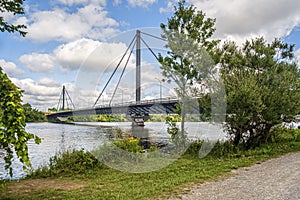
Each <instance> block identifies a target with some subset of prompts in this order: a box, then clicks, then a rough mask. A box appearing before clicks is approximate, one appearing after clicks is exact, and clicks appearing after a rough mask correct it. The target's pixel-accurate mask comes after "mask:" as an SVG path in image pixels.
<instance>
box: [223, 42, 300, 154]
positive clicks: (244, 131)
mask: <svg viewBox="0 0 300 200" xmlns="http://www.w3.org/2000/svg"><path fill="white" fill-rule="evenodd" d="M219 56H220V57H219V58H220V60H219V62H220V64H221V68H222V78H223V79H224V83H225V86H226V94H227V104H228V105H227V113H228V115H227V119H226V121H227V130H228V133H229V135H230V136H231V138H232V142H233V144H234V145H235V146H237V145H239V144H240V143H242V144H243V145H244V146H246V147H247V148H251V147H256V146H259V145H260V144H262V143H266V142H268V141H269V140H270V139H271V136H272V135H271V134H270V129H271V128H272V127H273V126H275V125H278V124H281V123H282V122H283V121H285V120H291V119H293V118H294V117H295V116H296V114H298V113H299V112H300V90H299V88H300V71H299V69H298V68H297V65H296V64H295V63H294V62H293V60H292V59H293V57H294V55H293V46H292V45H288V44H284V43H283V42H281V41H280V40H277V39H275V40H274V41H273V42H272V43H267V42H266V41H265V40H264V39H263V38H256V39H253V40H252V41H246V43H245V44H244V45H243V47H242V48H239V47H238V46H237V45H235V44H234V43H233V42H227V43H225V44H224V45H223V47H222V49H221V50H220V51H219Z"/></svg>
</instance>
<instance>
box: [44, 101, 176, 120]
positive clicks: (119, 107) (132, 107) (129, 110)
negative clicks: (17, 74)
mask: <svg viewBox="0 0 300 200" xmlns="http://www.w3.org/2000/svg"><path fill="white" fill-rule="evenodd" d="M177 103H178V99H175V98H164V99H153V100H145V101H139V102H136V101H134V102H127V103H122V104H112V105H101V106H96V107H94V108H83V109H77V110H69V111H61V112H56V113H51V114H48V115H47V118H48V119H49V120H55V119H57V118H58V117H69V116H79V115H95V114H96V115H99V114H126V115H134V114H136V115H149V114H172V113H174V110H175V109H176V104H177Z"/></svg>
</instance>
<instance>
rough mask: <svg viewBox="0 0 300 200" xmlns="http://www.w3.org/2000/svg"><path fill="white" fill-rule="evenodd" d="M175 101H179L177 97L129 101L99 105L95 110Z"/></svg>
mask: <svg viewBox="0 0 300 200" xmlns="http://www.w3.org/2000/svg"><path fill="white" fill-rule="evenodd" d="M174 101H178V99H177V98H175V97H166V98H159V99H150V100H142V101H129V102H124V103H116V104H103V105H98V106H96V107H95V108H107V107H125V106H133V105H145V104H151V103H170V102H174Z"/></svg>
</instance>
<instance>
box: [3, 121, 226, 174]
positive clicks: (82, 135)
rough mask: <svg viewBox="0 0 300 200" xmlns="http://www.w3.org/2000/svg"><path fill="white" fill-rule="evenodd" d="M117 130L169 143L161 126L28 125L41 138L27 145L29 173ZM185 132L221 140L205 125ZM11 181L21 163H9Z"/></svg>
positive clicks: (91, 145)
mask: <svg viewBox="0 0 300 200" xmlns="http://www.w3.org/2000/svg"><path fill="white" fill-rule="evenodd" d="M116 126H117V127H120V128H122V129H124V130H127V131H128V132H132V134H133V135H135V136H138V137H140V138H147V139H148V140H150V141H153V142H159V141H165V140H168V139H169V135H168V133H167V125H166V124H165V123H162V122H150V123H145V127H134V128H132V126H131V123H129V122H121V123H119V122H117V123H100V122H97V123H78V124H76V125H71V124H56V123H28V124H27V126H26V131H28V132H30V133H33V134H35V135H37V136H39V137H40V138H42V142H41V144H39V145H37V144H35V143H34V142H33V141H29V142H28V151H29V157H30V161H31V163H32V167H33V169H37V168H38V167H39V166H43V165H47V164H48V161H49V159H50V157H52V156H54V155H56V154H58V153H59V152H63V151H66V150H72V149H78V150H79V149H84V150H86V151H89V150H92V149H94V148H96V147H98V146H99V145H101V144H102V143H103V142H104V141H108V140H109V139H108V137H107V134H108V131H107V130H108V129H109V128H111V127H116ZM186 127H187V128H186V130H187V131H188V132H189V137H190V138H193V139H210V140H216V139H223V138H224V137H225V136H224V134H223V133H218V132H214V131H213V132H212V131H211V127H210V126H209V125H208V124H207V123H188V124H187V125H186ZM3 156H4V153H3V151H1V150H0V178H9V176H8V175H7V173H6V171H5V170H4V160H3ZM12 166H13V174H14V176H13V179H18V178H22V177H24V176H25V172H24V171H23V170H22V165H21V163H20V162H19V161H18V160H17V159H15V160H14V162H13V165H12Z"/></svg>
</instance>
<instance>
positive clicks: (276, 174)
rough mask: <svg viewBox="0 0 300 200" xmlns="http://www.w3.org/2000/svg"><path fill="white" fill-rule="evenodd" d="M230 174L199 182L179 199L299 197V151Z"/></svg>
mask: <svg viewBox="0 0 300 200" xmlns="http://www.w3.org/2000/svg"><path fill="white" fill-rule="evenodd" d="M233 173H235V174H236V175H235V176H232V177H230V178H228V179H226V180H221V181H217V182H208V183H205V184H201V185H199V186H198V187H197V188H195V189H193V190H192V192H191V193H189V194H184V195H182V196H181V198H180V199H184V200H187V199H190V200H196V199H205V200H216V199H220V200H228V199H239V200H242V199H243V200H244V199H247V200H248V199H251V200H267V199H270V200H271V199H272V200H279V199H280V200H283V199H284V200H286V199H290V200H300V152H299V153H293V154H288V155H285V156H282V157H280V158H276V159H271V160H268V161H266V162H263V163H262V164H256V165H253V166H251V167H247V168H241V169H238V170H235V171H233ZM170 199H176V198H172V197H171V198H170ZM177 199H178V198H177Z"/></svg>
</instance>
